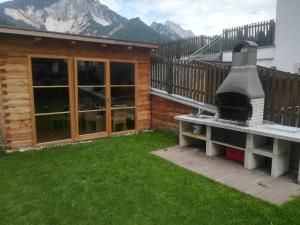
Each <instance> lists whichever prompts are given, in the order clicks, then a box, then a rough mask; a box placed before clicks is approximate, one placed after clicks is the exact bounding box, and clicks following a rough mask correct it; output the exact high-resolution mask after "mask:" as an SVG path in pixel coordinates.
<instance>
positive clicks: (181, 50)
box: [156, 35, 213, 59]
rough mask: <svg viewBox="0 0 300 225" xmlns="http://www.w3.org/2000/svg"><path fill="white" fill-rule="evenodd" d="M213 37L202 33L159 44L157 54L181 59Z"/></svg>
mask: <svg viewBox="0 0 300 225" xmlns="http://www.w3.org/2000/svg"><path fill="white" fill-rule="evenodd" d="M212 39H213V38H212V37H209V36H204V35H201V36H194V37H190V38H186V39H179V40H176V41H171V42H167V43H164V44H161V45H160V46H159V48H158V49H157V51H156V54H157V55H158V56H163V57H167V58H176V59H180V58H182V57H186V56H189V55H191V54H193V53H194V52H195V51H197V50H198V49H200V48H201V47H203V46H205V45H207V44H208V43H209V42H210V41H211V40H212Z"/></svg>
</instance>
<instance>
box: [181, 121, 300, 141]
mask: <svg viewBox="0 0 300 225" xmlns="http://www.w3.org/2000/svg"><path fill="white" fill-rule="evenodd" d="M175 119H176V120H179V121H184V122H190V123H195V124H202V125H207V126H212V127H218V128H224V129H229V130H234V131H240V132H244V133H250V134H256V135H261V136H265V137H271V138H277V139H282V140H287V141H291V142H297V143H300V132H296V133H290V132H285V131H280V130H273V129H270V128H268V127H267V126H269V125H270V124H263V125H259V126H252V127H246V126H241V125H235V124H230V123H226V122H221V121H217V120H216V119H215V118H214V117H211V118H196V117H193V116H192V115H180V116H176V117H175Z"/></svg>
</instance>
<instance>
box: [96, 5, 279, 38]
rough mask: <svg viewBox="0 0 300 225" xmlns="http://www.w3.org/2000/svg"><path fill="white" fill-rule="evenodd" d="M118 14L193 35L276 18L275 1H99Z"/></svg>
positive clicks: (218, 32)
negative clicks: (179, 27) (172, 25)
mask: <svg viewBox="0 0 300 225" xmlns="http://www.w3.org/2000/svg"><path fill="white" fill-rule="evenodd" d="M100 2H101V3H102V4H104V5H107V6H108V7H110V8H111V9H112V10H114V11H116V12H117V13H119V14H121V15H123V16H125V17H127V18H133V17H140V18H141V19H142V20H143V21H145V22H146V23H147V24H151V23H152V22H153V21H157V22H165V21H166V20H167V19H170V20H172V21H174V22H176V23H179V24H180V25H182V26H183V27H184V28H185V29H191V30H193V31H194V33H196V34H206V35H214V34H220V33H221V32H222V30H223V29H224V28H230V27H233V26H240V25H244V24H248V23H252V22H259V21H262V20H269V19H271V18H274V17H275V8H276V0H251V1H249V0H139V1H138V0H100Z"/></svg>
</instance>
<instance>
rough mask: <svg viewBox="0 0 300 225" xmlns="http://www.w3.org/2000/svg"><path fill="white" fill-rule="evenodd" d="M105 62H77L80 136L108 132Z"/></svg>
mask: <svg viewBox="0 0 300 225" xmlns="http://www.w3.org/2000/svg"><path fill="white" fill-rule="evenodd" d="M105 65H106V63H105V62H99V61H88V60H76V61H75V66H76V67H77V68H76V69H77V86H76V87H75V88H77V99H76V101H77V109H76V110H77V115H78V116H77V118H78V134H79V135H89V134H97V133H103V132H106V130H107V127H106V116H107V113H106V110H107V109H106V79H105V75H106V71H105Z"/></svg>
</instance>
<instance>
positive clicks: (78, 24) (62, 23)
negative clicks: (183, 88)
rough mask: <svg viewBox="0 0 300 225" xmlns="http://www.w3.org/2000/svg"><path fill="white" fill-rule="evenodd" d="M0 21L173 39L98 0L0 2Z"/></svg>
mask: <svg viewBox="0 0 300 225" xmlns="http://www.w3.org/2000/svg"><path fill="white" fill-rule="evenodd" d="M0 24H2V25H6V26H14V27H19V28H29V29H37V30H42V31H54V32H62V33H70V34H81V35H93V36H101V37H109V38H115V39H123V40H135V41H148V42H161V41H167V40H170V38H169V37H168V36H166V35H164V34H160V33H158V32H156V31H155V30H153V29H151V28H150V27H149V26H147V25H146V24H145V23H144V22H142V21H141V20H140V19H138V18H135V19H131V20H128V19H127V18H125V17H122V16H121V15H119V14H117V13H116V12H114V11H112V10H111V9H109V8H108V7H107V6H105V5H103V4H101V3H100V2H99V1H98V0H13V1H8V2H4V3H2V4H0Z"/></svg>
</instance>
